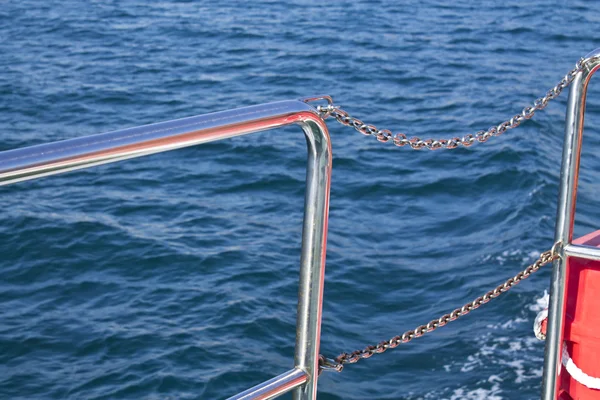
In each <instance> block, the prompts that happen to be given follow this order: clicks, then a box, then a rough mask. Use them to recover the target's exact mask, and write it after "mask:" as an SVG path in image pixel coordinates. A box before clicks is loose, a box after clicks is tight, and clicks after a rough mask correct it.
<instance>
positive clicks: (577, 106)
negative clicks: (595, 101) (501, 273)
mask: <svg viewBox="0 0 600 400" xmlns="http://www.w3.org/2000/svg"><path fill="white" fill-rule="evenodd" d="M599 57H600V49H598V50H594V51H593V52H592V53H590V54H588V55H587V56H586V57H585V58H586V62H585V63H584V64H583V70H582V71H581V72H579V73H578V74H577V76H576V77H575V79H574V80H573V82H572V83H571V89H570V91H569V101H568V105H567V117H566V124H565V141H564V144H563V155H562V167H561V171H560V188H559V194H558V208H557V215H556V231H555V235H554V240H555V242H556V243H558V242H560V243H561V244H562V245H561V246H560V248H559V253H560V256H561V257H560V258H559V259H557V260H556V261H554V266H553V269H552V281H551V286H550V306H549V308H548V330H547V335H546V350H545V357H544V374H543V378H542V399H543V400H556V397H557V395H558V384H559V380H558V374H559V372H560V369H561V354H562V343H563V335H562V334H563V329H562V327H563V323H564V319H565V316H564V314H565V285H566V283H565V282H566V274H567V263H568V259H567V258H568V257H571V256H577V257H581V258H587V259H596V260H598V259H600V249H597V248H593V247H588V246H581V245H574V244H572V241H573V225H574V222H575V201H576V198H577V181H578V178H579V162H580V158H581V140H582V137H583V121H584V114H585V100H586V94H587V88H588V84H589V82H590V79H591V77H592V75H594V73H595V72H596V71H597V70H598V69H599V68H600V58H599Z"/></svg>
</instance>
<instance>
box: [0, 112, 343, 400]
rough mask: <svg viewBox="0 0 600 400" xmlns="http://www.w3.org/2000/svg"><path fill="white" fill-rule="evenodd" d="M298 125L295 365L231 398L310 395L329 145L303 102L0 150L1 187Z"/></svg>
mask: <svg viewBox="0 0 600 400" xmlns="http://www.w3.org/2000/svg"><path fill="white" fill-rule="evenodd" d="M291 124H297V125H300V126H301V127H302V129H303V131H304V134H305V136H306V139H307V147H308V166H307V168H308V170H307V179H306V194H305V203H304V222H303V231H302V250H301V258H300V283H299V293H298V315H297V323H296V350H295V357H294V369H292V370H290V371H288V372H286V373H284V374H282V375H280V376H278V377H276V378H273V379H271V380H269V381H267V382H265V383H263V384H260V385H258V386H256V387H255V388H252V389H250V390H247V391H245V392H243V393H241V394H240V395H238V396H234V397H233V398H235V399H245V400H246V399H270V398H274V397H277V396H279V395H280V394H283V393H286V392H288V391H290V390H294V389H295V390H294V398H295V399H296V400H309V399H310V400H314V399H316V388H317V380H318V372H319V370H318V356H319V343H320V335H321V312H322V303H323V281H324V276H325V248H326V242H327V220H328V212H329V187H330V183H331V144H330V140H329V133H328V131H327V126H326V125H325V122H324V121H323V120H322V119H321V117H320V116H319V114H318V113H317V111H316V110H315V109H314V108H313V107H311V106H309V105H307V104H306V103H304V102H302V101H299V100H293V101H281V102H276V103H268V104H263V105H258V106H251V107H245V108H240V109H236V110H230V111H222V112H217V113H213V114H206V115H200V116H196V117H190V118H184V119H179V120H175V121H168V122H161V123H157V124H153V125H146V126H140V127H136V128H130V129H124V130H120V131H115V132H109V133H103V134H99V135H93V136H86V137H82V138H77V139H70V140H64V141H60V142H54V143H49V144H42V145H38V146H32V147H26V148H21V149H16V150H9V151H4V152H0V185H7V184H11V183H16V182H20V181H25V180H29V179H35V178H39V177H42V176H47V175H53V174H58V173H62V172H66V171H71V170H76V169H81V168H87V167H91V166H94V165H100V164H106V163H111V162H115V161H120V160H125V159H128V158H134V157H140V156H143V155H148V154H154V153H160V152H164V151H168V150H174V149H179V148H183V147H188V146H194V145H198V144H202V143H207V142H211V141H215V140H220V139H226V138H230V137H234V136H239V135H245V134H249V133H253V132H258V131H264V130H267V129H273V128H278V127H282V126H285V125H291Z"/></svg>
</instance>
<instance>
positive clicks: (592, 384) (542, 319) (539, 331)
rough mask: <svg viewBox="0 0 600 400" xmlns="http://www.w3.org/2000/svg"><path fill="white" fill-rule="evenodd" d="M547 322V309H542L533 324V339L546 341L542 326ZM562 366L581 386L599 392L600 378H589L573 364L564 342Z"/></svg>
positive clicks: (544, 329)
mask: <svg viewBox="0 0 600 400" xmlns="http://www.w3.org/2000/svg"><path fill="white" fill-rule="evenodd" d="M547 320H548V309H543V310H542V311H540V312H539V313H538V315H537V317H536V318H535V322H534V323H533V332H534V333H535V337H537V338H538V339H540V340H545V339H546V327H545V326H543V324H544V323H546V322H547ZM562 365H563V366H564V367H565V369H566V370H567V372H568V373H569V375H571V377H572V378H573V379H575V380H576V381H577V382H579V383H580V384H582V385H583V386H585V387H587V388H589V389H594V390H600V378H596V377H593V376H589V375H588V374H586V373H585V372H583V371H582V370H581V368H579V367H578V366H577V365H576V364H575V362H574V361H573V359H572V358H571V356H570V355H569V351H568V350H567V343H566V342H563V349H562Z"/></svg>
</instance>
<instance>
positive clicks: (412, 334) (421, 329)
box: [319, 242, 560, 372]
mask: <svg viewBox="0 0 600 400" xmlns="http://www.w3.org/2000/svg"><path fill="white" fill-rule="evenodd" d="M559 246H560V242H557V243H555V244H554V246H552V249H551V250H548V251H545V252H543V253H541V254H540V257H539V258H538V259H537V260H536V261H535V262H534V263H533V264H531V265H529V266H528V267H527V268H525V269H524V270H523V271H521V272H519V273H518V274H517V275H515V276H514V277H511V278H509V279H508V280H506V281H505V282H504V283H502V284H501V285H499V286H497V287H496V288H495V289H493V290H490V291H489V292H487V293H486V294H484V295H483V296H479V297H477V298H476V299H475V300H473V301H471V302H470V303H467V304H465V305H464V306H462V307H460V308H457V309H455V310H454V311H452V312H451V313H449V314H444V315H442V316H441V317H439V318H437V319H434V320H432V321H430V322H429V323H427V324H426V325H420V326H418V327H416V328H415V329H411V330H408V331H406V332H404V333H403V334H402V335H398V336H394V337H393V338H391V339H389V340H384V341H383V342H381V343H379V344H377V345H376V346H373V345H370V346H367V347H365V348H364V349H362V350H355V351H353V352H352V353H342V354H340V355H339V356H337V357H336V358H335V359H330V358H326V357H324V356H322V355H320V356H319V368H320V370H321V371H322V370H335V371H338V372H341V371H342V369H343V368H344V365H345V364H354V363H356V362H358V361H360V360H361V359H363V358H370V357H371V356H373V355H374V354H381V353H384V352H385V351H386V350H388V349H393V348H395V347H398V346H399V345H401V344H405V343H408V342H410V341H411V340H413V339H415V338H418V337H421V336H423V335H425V334H426V333H430V332H433V331H435V330H436V329H438V328H441V327H442V326H445V325H447V324H448V323H449V322H452V321H455V320H457V319H458V318H459V317H462V316H464V315H467V314H469V313H470V312H471V311H473V310H475V309H477V308H479V307H481V306H482V305H484V304H486V303H487V302H489V301H490V300H492V299H495V298H496V297H498V296H500V295H501V294H502V293H506V292H507V291H509V290H510V289H511V288H512V287H513V286H515V285H516V284H518V283H519V282H521V281H522V280H524V279H527V278H529V276H530V275H531V274H532V273H534V272H536V271H538V270H539V269H540V268H542V267H543V266H544V265H546V264H548V263H550V262H552V261H554V260H556V259H557V258H559V252H558V247H559Z"/></svg>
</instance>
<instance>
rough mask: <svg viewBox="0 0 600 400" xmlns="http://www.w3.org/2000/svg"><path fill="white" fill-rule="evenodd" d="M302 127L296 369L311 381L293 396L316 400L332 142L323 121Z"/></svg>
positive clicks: (312, 120)
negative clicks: (302, 189) (304, 157)
mask: <svg viewBox="0 0 600 400" xmlns="http://www.w3.org/2000/svg"><path fill="white" fill-rule="evenodd" d="M301 126H302V128H303V130H304V133H305V135H306V140H307V147H308V167H307V171H306V194H305V203H304V204H305V205H304V225H303V229H302V253H301V258H300V285H299V289H298V316H297V322H296V352H295V356H294V363H295V366H296V368H300V369H302V370H304V371H305V372H306V373H307V374H308V382H307V383H306V384H305V385H303V386H301V387H298V388H296V389H295V390H294V399H295V400H315V399H316V398H317V380H318V373H319V366H318V362H319V344H320V340H321V315H322V307H323V286H324V280H325V252H326V244H327V221H328V213H329V188H330V184H331V143H330V141H329V135H328V133H327V127H326V126H325V122H324V121H323V120H320V119H318V118H313V119H310V120H305V121H303V122H302V123H301Z"/></svg>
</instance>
